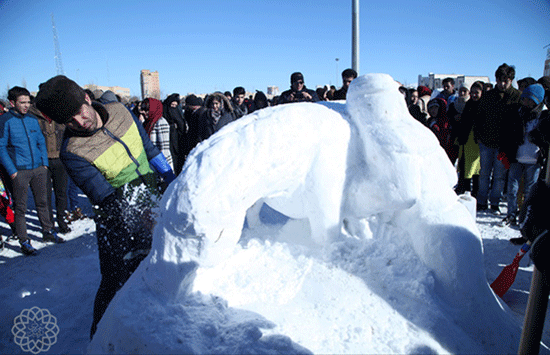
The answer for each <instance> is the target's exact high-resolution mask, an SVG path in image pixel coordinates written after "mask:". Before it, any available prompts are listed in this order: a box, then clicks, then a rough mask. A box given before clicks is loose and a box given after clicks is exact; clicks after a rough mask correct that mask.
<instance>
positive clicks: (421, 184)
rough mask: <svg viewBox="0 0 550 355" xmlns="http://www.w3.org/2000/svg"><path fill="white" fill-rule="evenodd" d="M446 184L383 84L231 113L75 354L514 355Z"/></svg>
mask: <svg viewBox="0 0 550 355" xmlns="http://www.w3.org/2000/svg"><path fill="white" fill-rule="evenodd" d="M455 183H456V174H455V172H454V169H453V167H452V165H451V164H450V162H449V160H448V158H447V156H446V154H445V153H444V151H443V150H442V149H441V147H440V146H439V144H438V142H437V139H436V138H435V137H434V135H433V134H432V133H431V132H430V131H429V130H427V129H426V128H425V127H424V126H422V125H421V124H419V123H418V122H417V121H416V120H414V119H413V118H412V117H411V116H410V115H409V114H408V111H407V108H406V106H405V103H404V100H403V97H402V95H401V94H400V93H399V91H398V84H397V83H396V82H395V81H394V80H393V79H392V78H391V77H390V76H388V75H385V74H370V75H366V76H361V77H359V78H357V79H355V80H354V81H353V82H352V84H351V86H350V89H349V92H348V100H347V102H346V103H345V104H344V103H324V104H312V103H303V104H289V105H282V106H277V107H273V108H267V109H264V110H261V111H259V112H257V113H254V114H252V115H248V116H245V117H243V118H242V119H240V120H238V121H236V122H234V123H232V124H230V125H228V126H226V127H224V129H222V130H221V131H220V132H218V133H217V134H215V135H214V136H212V137H211V138H210V139H208V140H207V141H205V142H203V143H201V144H200V145H199V146H198V147H197V148H196V149H195V150H194V151H193V152H192V153H191V154H190V156H189V158H188V161H187V162H186V165H185V167H184V170H183V172H182V173H181V175H180V176H179V177H178V179H177V180H176V181H175V182H174V183H172V184H171V186H170V187H169V188H168V190H167V191H166V193H165V195H164V197H163V199H162V201H161V210H160V216H159V218H158V224H157V226H156V227H155V231H154V240H153V248H152V250H151V253H150V255H149V256H148V257H147V258H146V259H145V260H144V261H143V262H142V263H141V265H140V267H139V268H138V269H137V270H136V272H135V273H134V275H132V277H131V278H130V280H129V281H128V282H127V283H126V285H125V286H124V287H123V288H122V289H121V290H120V291H119V292H118V293H117V295H116V296H115V298H114V299H113V301H112V302H111V305H110V306H109V308H108V310H107V311H106V313H105V315H104V317H103V319H102V320H101V322H100V323H99V327H98V331H97V333H96V335H95V337H94V339H93V341H92V343H91V344H90V347H89V349H88V350H89V352H92V353H96V352H101V353H151V352H154V353H285V354H288V353H309V352H314V353H441V352H452V353H459V352H464V351H466V350H467V351H469V352H471V351H472V349H477V350H478V351H476V352H478V353H510V352H515V351H516V344H517V343H518V334H519V327H518V325H517V324H516V323H515V322H514V321H512V320H511V319H512V317H511V315H510V314H509V310H508V309H507V308H506V307H505V306H503V305H502V304H501V303H500V301H499V300H498V299H497V297H495V295H494V294H493V293H492V291H491V289H490V287H489V285H488V284H487V282H486V278H485V269H484V264H483V250H482V244H481V239H480V236H479V232H478V231H477V228H476V226H475V223H474V221H473V219H472V218H471V216H470V214H469V213H468V211H467V209H466V208H465V207H464V206H463V205H462V204H460V203H459V202H458V198H457V196H456V194H455V193H454V192H453V190H452V187H453V185H454V184H455ZM479 314H483V315H484V319H478V315H479ZM495 324H500V325H501V326H498V327H496V326H495ZM442 329H445V331H443V330H442ZM449 329H452V330H454V331H449ZM495 329H498V334H495V331H494V330H495ZM401 334H402V336H400V335H401ZM449 334H452V336H450V335H449ZM411 339H414V340H411Z"/></svg>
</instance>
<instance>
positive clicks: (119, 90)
mask: <svg viewBox="0 0 550 355" xmlns="http://www.w3.org/2000/svg"><path fill="white" fill-rule="evenodd" d="M83 88H84V89H90V90H92V91H94V90H101V91H103V92H105V91H107V90H111V91H112V92H114V93H115V94H116V95H118V96H120V98H121V99H126V100H129V99H130V89H129V88H123V87H120V86H101V85H93V84H88V85H84V86H83Z"/></svg>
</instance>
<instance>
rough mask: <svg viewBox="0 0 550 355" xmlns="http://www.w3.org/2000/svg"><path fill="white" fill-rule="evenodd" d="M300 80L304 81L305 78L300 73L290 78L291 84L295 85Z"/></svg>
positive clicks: (293, 74)
mask: <svg viewBox="0 0 550 355" xmlns="http://www.w3.org/2000/svg"><path fill="white" fill-rule="evenodd" d="M299 80H302V81H304V76H303V75H302V73H300V72H296V73H292V75H291V76H290V83H291V84H293V83H295V82H297V81H299Z"/></svg>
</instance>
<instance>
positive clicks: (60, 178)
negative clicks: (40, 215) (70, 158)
mask: <svg viewBox="0 0 550 355" xmlns="http://www.w3.org/2000/svg"><path fill="white" fill-rule="evenodd" d="M48 162H49V165H50V167H49V168H50V169H49V170H50V173H49V176H48V191H49V192H48V207H49V209H50V219H51V220H52V222H53V208H52V190H53V193H54V196H55V210H56V220H57V226H58V227H59V228H63V227H67V223H66V222H65V220H64V219H63V217H64V216H65V211H67V200H68V199H67V183H68V178H69V176H68V175H67V171H66V170H65V166H64V165H63V163H62V162H61V159H59V158H56V159H49V160H48Z"/></svg>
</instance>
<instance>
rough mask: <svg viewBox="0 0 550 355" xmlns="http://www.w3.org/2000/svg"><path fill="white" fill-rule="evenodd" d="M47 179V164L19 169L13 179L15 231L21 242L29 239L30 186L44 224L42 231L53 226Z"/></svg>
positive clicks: (40, 218)
mask: <svg viewBox="0 0 550 355" xmlns="http://www.w3.org/2000/svg"><path fill="white" fill-rule="evenodd" d="M47 179H48V169H47V168H46V167H45V166H39V167H38V168H36V169H32V170H19V171H18V172H17V176H16V177H15V179H13V180H12V185H13V205H14V212H15V231H16V233H17V236H18V237H19V241H21V242H23V241H25V240H28V239H29V238H28V236H27V221H26V217H25V214H26V213H27V199H28V190H29V186H30V187H31V191H32V194H33V197H34V204H35V206H36V211H37V213H38V220H39V221H40V225H41V226H42V232H48V231H50V230H51V229H52V228H53V224H52V220H51V219H50V210H49V208H48V196H47V193H48V190H47V181H48V180H47Z"/></svg>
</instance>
